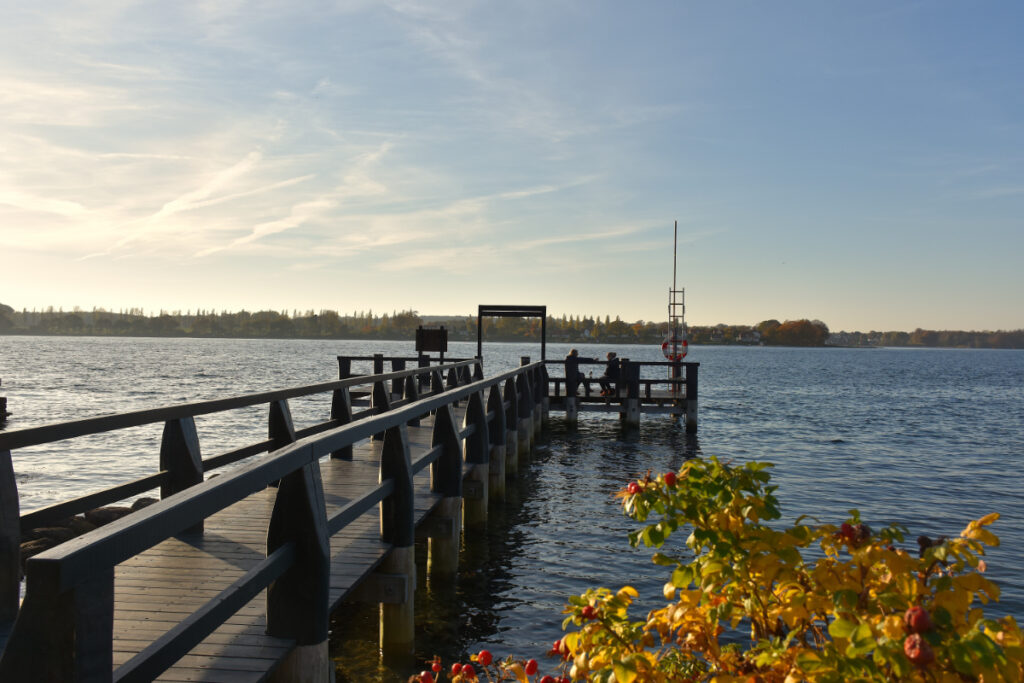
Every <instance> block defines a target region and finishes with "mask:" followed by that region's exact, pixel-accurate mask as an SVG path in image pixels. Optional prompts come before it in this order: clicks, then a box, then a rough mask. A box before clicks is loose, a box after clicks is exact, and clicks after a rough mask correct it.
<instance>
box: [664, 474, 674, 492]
mask: <svg viewBox="0 0 1024 683" xmlns="http://www.w3.org/2000/svg"><path fill="white" fill-rule="evenodd" d="M675 485H676V473H675V472H666V473H665V486H668V487H669V488H673V487H675Z"/></svg>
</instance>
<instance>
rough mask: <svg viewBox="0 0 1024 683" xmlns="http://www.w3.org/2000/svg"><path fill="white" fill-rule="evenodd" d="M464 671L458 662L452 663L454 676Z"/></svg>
mask: <svg viewBox="0 0 1024 683" xmlns="http://www.w3.org/2000/svg"><path fill="white" fill-rule="evenodd" d="M461 672H462V665H461V664H459V663H458V662H455V663H454V664H452V676H458V675H459V674H460V673H461Z"/></svg>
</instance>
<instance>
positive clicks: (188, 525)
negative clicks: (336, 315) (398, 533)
mask: <svg viewBox="0 0 1024 683" xmlns="http://www.w3.org/2000/svg"><path fill="white" fill-rule="evenodd" d="M478 362H479V361H476V360H474V361H470V362H466V363H455V364H452V366H451V369H450V372H452V373H457V372H458V371H459V369H460V368H461V367H468V366H469V365H473V364H476V363H478ZM445 367H447V366H445ZM542 368H543V366H542V365H540V364H539V363H534V364H531V365H526V366H522V367H520V368H516V369H514V370H510V371H508V372H505V373H502V374H500V375H497V376H495V377H491V378H488V379H481V380H477V381H471V382H469V383H468V384H461V385H458V384H457V385H454V386H448V387H445V386H441V387H439V390H438V391H436V392H435V393H433V394H431V395H428V396H426V397H423V398H420V399H419V400H404V399H403V400H401V401H396V403H395V405H393V406H390V407H389V409H388V410H386V411H383V412H381V411H377V410H374V409H373V408H371V409H370V410H368V411H364V413H365V414H359V418H360V419H353V420H352V421H350V422H348V423H347V424H343V425H339V426H332V427H330V428H328V429H326V430H323V431H317V433H314V434H309V435H308V436H303V437H300V438H297V439H296V440H295V441H294V442H291V443H287V444H285V445H283V446H281V447H280V448H278V449H277V450H274V451H273V452H271V453H270V454H268V455H267V456H266V457H264V458H260V459H258V460H256V461H254V462H251V463H248V464H246V465H245V466H243V467H240V468H238V469H237V470H234V471H232V472H229V473H227V474H225V475H223V476H221V477H217V478H214V479H208V480H206V481H201V482H199V483H196V484H194V485H192V486H190V487H188V488H185V489H184V490H181V491H179V492H177V493H174V494H173V495H170V496H169V497H167V498H164V499H163V500H161V501H159V502H157V503H155V504H153V505H151V506H149V507H146V508H144V509H142V510H139V511H137V512H136V513H134V514H132V515H129V516H126V517H123V518H121V519H120V520H117V521H115V522H112V523H110V524H108V525H106V526H104V527H102V528H100V529H96V530H94V531H92V532H90V533H88V534H85V535H83V536H80V537H78V538H76V539H72V540H70V541H68V542H66V543H63V544H61V545H58V546H56V547H54V548H51V549H50V550H47V551H44V552H42V553H40V554H38V555H36V556H35V557H32V558H30V559H29V560H28V561H27V563H26V578H27V584H26V597H25V604H24V605H23V609H30V610H33V612H34V613H35V614H36V615H38V614H39V610H44V611H45V610H46V609H47V608H46V607H45V605H46V604H48V602H47V601H48V600H53V599H56V596H58V595H60V596H65V595H74V594H75V593H74V592H75V591H76V590H81V591H82V592H83V593H85V595H82V596H80V598H78V599H79V600H85V601H86V602H88V604H91V605H93V607H91V608H89V609H90V610H92V611H95V612H96V613H107V614H108V615H109V614H112V609H113V606H112V605H113V572H114V568H115V567H116V565H118V564H120V563H121V562H124V561H125V560H127V559H129V558H131V557H134V556H135V555H138V554H139V553H141V552H143V551H145V550H147V549H148V548H151V547H153V546H154V545H156V544H158V543H160V542H162V541H164V540H166V539H168V538H171V537H172V536H175V535H177V534H179V533H181V532H183V531H186V530H189V529H194V528H196V526H197V525H201V523H202V521H203V520H205V519H206V518H207V517H209V516H210V515H212V514H214V513H216V512H218V511H220V510H223V509H224V508H226V507H228V506H230V505H232V504H234V503H235V502H237V501H240V500H242V499H243V498H245V497H247V496H249V495H251V494H253V493H255V492H257V491H259V490H262V489H265V488H266V487H267V485H268V484H271V483H272V482H281V488H280V489H279V492H278V503H277V505H275V513H274V516H272V519H271V532H272V533H271V534H270V537H271V538H273V536H274V533H273V530H274V529H275V528H277V529H278V532H277V533H278V534H279V533H280V531H281V530H282V529H284V530H285V531H286V533H289V534H290V533H293V532H292V531H291V530H292V529H293V528H294V524H290V523H287V522H282V523H280V524H278V526H277V527H275V526H274V519H275V518H276V515H277V510H278V506H279V505H281V496H282V495H285V494H287V495H288V496H291V497H292V498H293V499H294V496H296V495H299V496H310V495H313V498H312V499H311V500H315V499H316V494H315V491H311V490H310V489H309V486H308V485H307V484H303V483H302V482H303V481H306V482H309V481H310V479H309V477H310V476H312V477H314V479H317V480H318V477H319V474H318V472H319V470H318V469H317V468H316V462H317V461H318V460H319V459H320V458H322V457H324V456H327V455H329V454H332V453H334V452H336V451H338V450H339V449H342V448H344V447H346V446H351V445H352V444H354V443H356V442H359V441H362V440H364V439H366V438H369V437H371V436H372V435H374V434H379V433H382V432H386V433H387V436H386V437H385V443H384V452H385V453H387V452H389V451H388V449H389V448H390V449H391V452H392V453H393V452H394V448H395V447H396V444H395V442H392V441H389V439H391V435H392V434H400V435H401V440H402V442H403V443H405V441H406V436H405V425H406V424H407V423H409V422H410V421H411V420H414V419H417V418H418V417H420V416H422V415H424V414H426V413H429V412H436V411H439V410H442V409H443V410H445V411H447V414H448V415H449V416H450V414H451V411H450V408H448V406H450V405H452V404H454V403H455V402H457V401H460V400H464V399H469V400H470V411H471V412H474V413H475V415H476V418H474V420H475V421H474V422H472V423H470V424H469V425H468V426H467V427H466V428H464V429H462V430H457V431H456V434H457V436H456V437H455V438H456V441H455V444H456V445H459V444H461V442H462V441H463V440H467V439H470V440H471V439H473V438H474V437H475V438H476V439H478V440H479V439H482V436H481V434H483V433H486V431H487V424H488V422H490V421H491V420H492V419H493V420H496V419H498V418H499V417H501V416H499V415H497V414H495V412H494V411H492V412H491V413H490V414H488V413H486V412H485V410H484V406H483V396H484V392H485V390H487V389H489V388H490V387H499V388H500V387H503V386H504V387H506V388H507V387H508V386H509V384H510V383H513V382H510V380H516V381H515V382H514V384H521V385H522V387H523V389H524V390H528V389H529V387H530V380H529V377H530V374H531V373H534V372H537V371H538V370H539V369H542ZM437 370H438V368H437V367H436V366H435V367H434V368H430V369H429V371H430V372H435V373H436V372H437ZM425 371H427V369H425V368H414V369H410V370H405V371H401V372H396V373H387V374H385V375H379V376H375V377H374V380H375V383H383V382H386V381H389V380H391V379H393V378H394V377H395V376H398V377H406V376H415V375H418V374H420V373H422V372H425ZM541 374H542V373H541ZM434 377H435V378H436V375H434ZM365 382H366V378H358V379H352V380H340V381H337V382H328V383H323V384H319V385H313V386H311V387H299V388H295V389H291V390H284V391H277V392H265V393H261V394H252V395H249V396H245V397H238V398H235V399H223V400H217V401H207V402H203V403H198V404H190V405H187V406H173V407H170V408H163V409H156V410H149V411H137V412H135V413H129V414H126V415H119V416H108V417H104V418H94V419H92V420H83V421H78V422H77V423H74V424H75V426H74V427H72V428H68V429H61V427H65V426H66V425H52V426H50V427H51V428H49V429H48V428H37V429H34V430H23V431H22V432H21V436H20V438H21V439H22V440H21V441H19V440H18V439H13V440H11V441H9V442H8V443H5V444H3V445H2V446H0V448H3V447H10V443H24V444H28V443H33V444H36V443H46V441H45V440H42V441H41V440H40V439H41V437H43V436H49V437H51V438H52V439H53V440H62V439H66V438H71V435H84V434H94V433H99V432H103V431H109V430H110V429H117V428H121V427H127V426H137V425H139V424H147V423H151V422H159V421H166V420H170V419H182V418H191V417H192V416H193V415H197V414H206V413H209V412H216V410H218V409H219V410H225V409H231V408H234V407H243V406H247V405H253V404H256V403H263V402H270V401H280V402H281V404H280V406H281V407H280V408H279V409H278V410H279V411H280V410H283V411H284V412H283V413H280V414H279V418H278V419H284V420H286V422H285V423H283V424H284V426H283V427H281V428H280V429H286V430H287V432H288V433H289V434H290V435H291V436H290V437H289V438H295V437H296V436H297V434H296V433H295V432H294V430H293V429H292V428H291V426H290V416H288V414H287V412H288V411H287V404H286V403H285V401H286V399H287V398H288V397H294V396H303V395H309V394H311V393H317V392H324V391H335V390H337V389H339V388H347V387H349V386H353V385H356V384H360V383H365ZM432 383H435V382H432ZM523 400H525V401H529V400H532V399H531V398H530V397H528V396H526V395H525V394H523V395H521V396H520V401H523ZM272 412H273V411H272ZM118 418H121V419H118ZM353 418H355V416H353ZM447 419H448V420H449V421H450V419H451V418H450V417H449V418H447ZM481 419H483V420H484V421H483V422H480V420H481ZM111 425H114V426H111ZM481 429H482V430H483V432H481V431H480V430H481ZM26 432H31V434H29V435H28V437H26ZM271 434H272V439H271V441H275V439H279V438H280V436H278V437H273V434H274V432H273V428H272V431H271ZM11 435H15V436H17V435H18V433H17V432H15V433H11V434H9V435H5V436H11ZM276 442H277V441H275V443H276ZM266 443H267V442H261V443H260V444H259V445H260V446H263V445H265V444H266ZM389 443H390V444H391V445H390V446H389ZM482 444H483V442H482V441H481V442H480V443H477V444H476V445H475V448H479V447H481V446H482ZM404 447H405V448H407V447H408V446H407V444H406V445H405V446H404ZM450 448H451V445H449V446H444V445H442V444H440V443H437V444H435V445H434V446H433V447H432V448H431V449H429V450H428V451H427V452H426V453H424V454H423V455H421V456H420V457H418V458H417V459H416V462H415V464H414V469H413V470H412V471H410V470H409V469H408V467H407V468H406V470H405V471H406V474H405V475H403V476H405V477H409V476H412V475H413V474H414V473H415V472H416V471H420V470H422V469H423V468H425V467H427V466H428V465H430V464H432V463H434V462H435V461H438V460H439V459H440V458H441V457H442V456H443V454H444V453H445V452H446V449H448V450H449V451H450ZM459 450H461V446H460V448H459ZM478 457H482V456H481V455H479V454H478ZM382 467H383V463H382ZM311 473H312V474H311ZM163 474H164V473H160V474H158V475H154V476H153V477H151V478H150V479H151V480H154V481H155V480H156V479H157V478H159V477H161V476H162V475H163ZM381 475H382V478H383V480H382V481H381V483H380V484H378V485H377V486H375V487H373V488H371V489H368V490H367V491H366V492H364V493H363V494H362V495H361V496H360V497H359V498H357V499H356V500H353V501H351V502H349V503H348V504H347V505H345V506H344V507H343V508H341V509H340V510H338V511H336V512H335V513H334V514H333V515H332V516H331V518H330V519H326V518H324V517H323V514H324V511H323V510H320V518H321V520H322V521H320V522H317V521H316V520H315V518H314V519H313V526H314V527H319V529H320V531H316V529H315V528H314V529H312V530H302V529H299V530H295V531H294V533H297V534H299V535H306V536H308V534H310V533H313V534H321V536H320V539H321V540H320V541H319V543H320V544H321V546H322V545H323V543H325V542H326V541H325V540H323V539H327V538H329V537H330V535H332V534H334V533H337V532H338V531H339V530H341V529H342V528H344V527H345V526H346V525H347V524H348V523H350V522H352V521H353V520H355V519H356V518H358V517H359V516H361V515H362V514H364V513H365V512H367V511H368V510H370V509H371V508H372V507H373V506H375V505H377V504H381V505H385V504H387V503H386V502H387V501H388V500H390V499H391V498H392V497H394V496H396V495H399V493H401V495H402V496H403V502H401V503H391V505H392V506H394V505H396V504H399V505H400V507H402V508H403V509H411V508H409V507H408V506H410V505H411V500H404V498H405V497H409V496H411V495H412V491H411V489H410V488H409V485H408V483H405V484H402V487H401V490H400V489H399V487H398V485H397V483H396V480H394V479H391V478H388V477H384V471H383V470H382V473H381ZM460 476H461V475H460ZM296 477H298V478H296ZM303 477H305V479H303ZM140 481H141V480H140ZM406 481H408V479H406ZM318 486H319V484H314V488H316V487H318ZM286 507H287V509H309V508H308V503H306V504H303V505H300V506H299V507H298V508H295V507H294V504H293V503H289V504H288V506H286ZM320 507H321V508H322V507H323V504H322V494H321V500H320ZM282 514H290V513H286V512H283V513H282ZM283 519H284V518H283ZM382 519H383V518H382ZM282 524H283V526H282ZM383 531H384V530H383V529H382V533H383ZM404 533H405V535H406V536H407V535H408V532H404ZM396 538H397V537H396ZM292 543H293V541H291V540H287V538H286V539H284V543H283V544H281V545H277V544H274V543H271V544H270V546H271V548H270V552H269V554H268V557H267V558H266V559H265V560H264V561H262V562H261V563H260V565H259V566H258V567H256V568H254V569H252V570H250V571H249V572H248V573H247V574H246V576H245V577H243V578H242V579H240V580H239V581H236V582H235V583H234V584H232V586H230V587H229V588H227V589H225V591H222V592H221V594H220V595H218V597H217V598H215V599H213V600H211V601H209V602H208V603H206V604H205V605H204V606H203V607H201V608H200V609H199V610H198V611H196V612H194V613H193V614H192V615H190V616H189V617H186V619H185V620H184V621H183V622H182V623H181V624H179V626H177V627H175V628H174V629H172V630H171V632H169V633H168V634H166V635H164V636H163V637H161V638H159V639H158V640H157V641H156V642H154V643H152V644H151V645H150V646H149V647H147V648H146V649H145V650H143V652H142V653H140V654H139V655H138V656H136V657H134V658H133V659H131V660H130V661H129V662H128V663H126V664H125V665H123V666H122V667H120V668H119V669H118V670H117V671H116V672H115V680H119V681H120V680H125V681H131V680H148V679H150V678H152V677H153V676H155V675H158V674H159V673H160V672H161V671H163V670H165V669H166V668H167V667H168V666H170V664H171V663H173V662H174V661H176V660H177V659H178V658H180V656H181V655H183V654H184V653H185V652H187V651H188V650H190V649H191V647H193V646H194V645H195V644H196V643H198V642H200V641H201V640H202V638H204V637H205V636H206V635H208V634H209V633H211V632H212V631H213V630H215V629H216V628H217V626H218V625H219V624H220V623H222V622H223V621H224V620H225V619H226V618H227V617H228V616H230V614H233V613H234V612H235V611H237V609H238V608H239V607H240V606H241V605H243V604H245V603H246V602H248V600H250V599H251V597H252V596H254V595H255V594H257V593H258V592H259V591H260V590H263V588H266V587H268V586H270V584H271V582H275V581H276V582H277V583H276V584H275V585H279V586H282V588H280V589H279V590H287V585H288V582H287V581H286V580H285V579H286V578H287V576H286V575H287V573H288V572H289V571H291V570H290V567H291V566H292V565H293V563H295V562H299V560H300V558H299V557H297V556H296V554H295V552H294V551H293V549H292V548H293V546H292ZM278 579H281V581H277V580H278ZM93 586H98V587H99V588H100V589H99V590H93ZM324 590H326V588H324ZM48 596H49V597H48ZM62 599H63V598H62ZM270 600H271V602H272V603H273V598H272V597H271V598H270ZM282 600H285V598H282ZM75 604H76V605H78V604H79V603H78V602H75ZM82 604H85V603H82ZM274 604H277V605H278V606H280V604H288V602H287V600H286V601H285V602H284V603H281V602H280V601H278V602H277V603H274ZM75 609H76V610H77V609H79V608H78V607H76V608H75ZM75 613H76V614H77V612H75ZM270 614H271V616H273V615H274V610H270ZM108 618H110V617H108ZM268 619H269V617H268ZM315 621H317V623H320V620H315ZM20 623H21V622H20V621H19V624H20ZM29 623H32V622H31V621H30V622H29ZM293 623H298V622H291V621H288V620H287V619H286V620H285V621H284V622H281V621H278V622H277V624H278V625H277V626H275V625H274V624H273V623H270V621H268V624H269V626H268V629H269V630H270V631H271V632H273V631H275V630H276V631H280V630H281V629H282V628H283V629H284V630H285V631H288V630H289V629H290V628H292V627H293V626H292V624H293ZM282 624H283V625H282ZM323 624H324V625H323V626H322V628H323V629H326V625H325V624H326V617H324V620H323ZM65 627H68V626H67V625H65ZM27 628H29V631H28V632H26V633H25V634H20V633H19V630H18V627H17V626H16V627H15V630H14V632H12V635H11V638H12V640H11V641H9V642H10V643H11V644H14V643H15V642H16V641H17V640H18V639H19V638H23V639H28V640H29V641H31V640H32V638H34V637H37V636H38V633H36V635H35V636H34V635H33V633H34V631H32V628H34V627H27ZM317 628H321V627H319V626H318V627H317ZM300 630H301V628H300ZM303 632H304V633H306V634H307V635H306V636H304V637H306V638H308V637H310V636H309V633H310V631H308V629H307V630H305V631H303ZM302 637H303V636H300V639H299V640H298V641H297V642H298V643H299V644H302V642H303V641H302V639H301V638H302ZM316 637H320V636H319V635H316ZM323 637H326V635H323ZM95 638H96V639H97V640H96V645H100V646H101V647H100V649H102V641H103V636H102V633H100V634H99V635H96V636H95ZM107 644H108V645H109V642H108V643H107ZM12 649H13V650H20V648H8V651H11V650H12ZM92 649H95V648H92ZM16 657H17V658H18V661H17V662H14V663H11V662H4V661H2V660H0V671H8V670H13V671H20V670H22V669H20V668H19V667H21V666H23V665H24V664H25V661H24V659H23V657H24V654H23V653H19V654H17V655H16ZM74 657H75V655H74V653H62V654H61V662H59V663H48V664H47V669H46V671H48V672H54V671H57V672H64V671H66V668H61V667H65V666H66V663H67V661H69V658H70V660H73V659H74ZM103 657H109V653H108V654H101V655H97V660H96V661H101V660H102V659H103ZM5 659H6V657H5ZM96 661H93V662H91V663H90V664H91V665H92V666H95V665H96ZM73 666H78V664H73ZM108 670H109V669H108ZM60 675H63V674H60Z"/></svg>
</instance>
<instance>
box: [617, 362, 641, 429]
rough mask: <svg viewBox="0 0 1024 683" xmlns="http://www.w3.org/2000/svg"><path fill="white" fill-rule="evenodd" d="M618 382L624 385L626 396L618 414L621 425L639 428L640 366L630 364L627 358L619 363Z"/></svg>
mask: <svg viewBox="0 0 1024 683" xmlns="http://www.w3.org/2000/svg"><path fill="white" fill-rule="evenodd" d="M619 381H620V382H625V384H626V395H625V397H624V398H623V399H622V412H621V413H619V415H620V417H621V418H622V421H623V425H624V426H625V427H627V428H630V429H635V428H638V427H640V366H639V365H637V364H636V363H630V362H629V359H628V358H623V359H622V360H621V361H619Z"/></svg>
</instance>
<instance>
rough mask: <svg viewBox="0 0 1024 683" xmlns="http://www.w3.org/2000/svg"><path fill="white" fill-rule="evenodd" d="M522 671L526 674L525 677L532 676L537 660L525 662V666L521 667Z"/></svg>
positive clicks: (535, 669)
mask: <svg viewBox="0 0 1024 683" xmlns="http://www.w3.org/2000/svg"><path fill="white" fill-rule="evenodd" d="M523 671H525V672H526V675H527V676H532V675H533V674H535V673H537V660H536V659H531V660H529V661H528V662H526V666H524V667H523Z"/></svg>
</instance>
